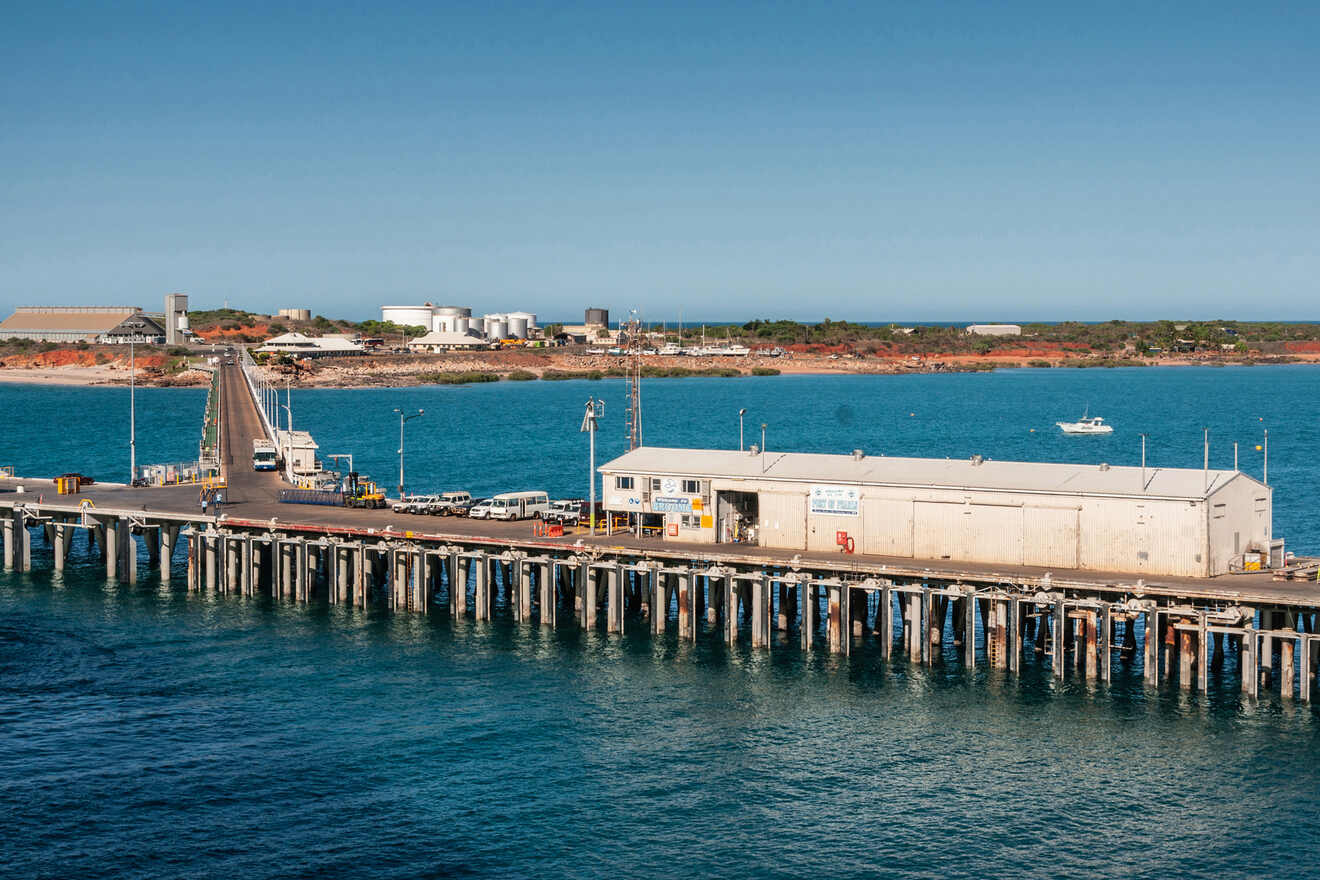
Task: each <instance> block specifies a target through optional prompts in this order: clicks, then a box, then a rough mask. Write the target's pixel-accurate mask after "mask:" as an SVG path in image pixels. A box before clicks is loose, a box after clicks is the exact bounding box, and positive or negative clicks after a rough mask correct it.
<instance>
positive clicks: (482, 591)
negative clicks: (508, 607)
mask: <svg viewBox="0 0 1320 880" xmlns="http://www.w3.org/2000/svg"><path fill="white" fill-rule="evenodd" d="M472 565H473V566H474V567H475V571H476V584H475V587H474V589H473V593H474V598H475V600H476V602H475V604H476V608H475V614H474V616H475V618H476V619H477V620H479V621H480V620H490V617H491V614H490V612H491V607H492V605H493V602H492V601H491V589H490V557H488V556H487V555H486V554H485V553H481V552H478V553H477V554H476V556H475V558H474V559H473V560H472Z"/></svg>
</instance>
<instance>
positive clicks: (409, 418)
mask: <svg viewBox="0 0 1320 880" xmlns="http://www.w3.org/2000/svg"><path fill="white" fill-rule="evenodd" d="M394 411H395V412H396V413H398V414H399V500H400V501H402V500H403V425H404V422H409V421H412V420H413V419H416V418H420V417H421V416H422V414H423V413H425V412H426V410H424V409H419V410H418V411H417V412H415V413H413V414H412V415H405V414H404V412H403V410H401V409H399V408H398V407H397V406H396V407H395V408H394Z"/></svg>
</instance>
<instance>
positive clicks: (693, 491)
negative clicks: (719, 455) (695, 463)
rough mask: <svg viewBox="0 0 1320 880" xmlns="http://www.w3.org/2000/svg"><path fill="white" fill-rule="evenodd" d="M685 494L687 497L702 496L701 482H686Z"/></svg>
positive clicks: (684, 483) (684, 482)
mask: <svg viewBox="0 0 1320 880" xmlns="http://www.w3.org/2000/svg"><path fill="white" fill-rule="evenodd" d="M683 492H684V494H687V495H700V494H701V480H684V481H683Z"/></svg>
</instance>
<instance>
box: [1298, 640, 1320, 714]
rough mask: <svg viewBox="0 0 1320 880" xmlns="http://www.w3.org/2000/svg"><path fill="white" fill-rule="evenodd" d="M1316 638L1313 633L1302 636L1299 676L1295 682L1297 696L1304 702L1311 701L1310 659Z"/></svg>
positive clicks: (1311, 676)
mask: <svg viewBox="0 0 1320 880" xmlns="http://www.w3.org/2000/svg"><path fill="white" fill-rule="evenodd" d="M1317 647H1320V646H1317V644H1316V640H1315V638H1314V636H1313V635H1306V636H1302V657H1301V661H1302V662H1301V664H1300V677H1299V678H1298V682H1297V685H1298V686H1297V692H1298V693H1297V696H1298V697H1299V698H1300V699H1301V700H1302V702H1304V703H1309V702H1310V701H1311V684H1312V682H1313V681H1314V679H1315V673H1314V672H1313V671H1312V668H1311V661H1312V660H1313V659H1314V657H1315V653H1316V652H1315V649H1316V648H1317Z"/></svg>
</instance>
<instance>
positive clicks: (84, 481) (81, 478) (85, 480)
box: [55, 473, 96, 486]
mask: <svg viewBox="0 0 1320 880" xmlns="http://www.w3.org/2000/svg"><path fill="white" fill-rule="evenodd" d="M55 479H57V480H77V481H78V485H79V486H90V485H92V484H93V483H95V482H96V480H93V479H92V478H91V477H89V476H87V475H86V474H77V473H73V474H60V475H59V476H58V477H56V478H55Z"/></svg>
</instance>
